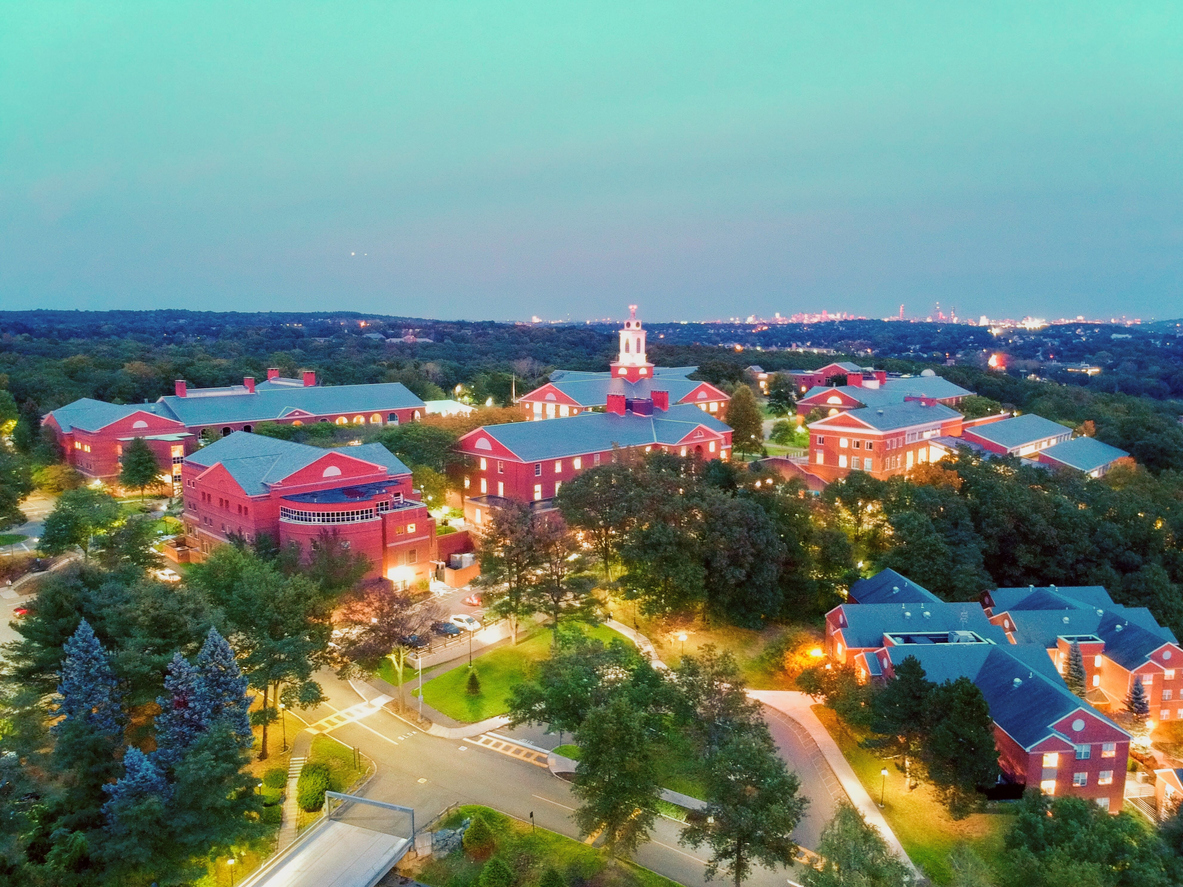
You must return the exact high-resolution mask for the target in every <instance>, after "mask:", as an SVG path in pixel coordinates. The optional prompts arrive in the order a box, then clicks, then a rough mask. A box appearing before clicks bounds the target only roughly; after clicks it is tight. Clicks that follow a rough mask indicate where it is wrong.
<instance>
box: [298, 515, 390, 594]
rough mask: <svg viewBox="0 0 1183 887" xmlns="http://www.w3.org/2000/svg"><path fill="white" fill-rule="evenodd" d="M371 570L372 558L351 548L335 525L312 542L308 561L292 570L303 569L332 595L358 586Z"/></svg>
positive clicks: (303, 572) (321, 587) (302, 572)
mask: <svg viewBox="0 0 1183 887" xmlns="http://www.w3.org/2000/svg"><path fill="white" fill-rule="evenodd" d="M369 571H370V560H369V558H367V557H366V556H365V555H364V554H359V553H358V552H356V551H353V550H351V549H350V547H349V543H348V542H347V541H346V540H345V539H343V538H342V537H341V534H340V532H339V531H338V530H337V529H336V528H334V529H331V530H330V529H324V530H321V531H320V533H319V534H318V535H317V537H316V538H315V539H313V540H312V542H311V543H310V545H309V552H308V563H307V564H299V565H298V566H297V567H296V569H295V570H293V571H291V572H299V573H300V574H301V575H303V576H305V577H306V578H308V579H310V580H312V581H313V582H315V583H316V584H317V585H318V586H319V587H320V589H321V591H322V592H324V593H325V594H326V595H328V596H329V597H337V596H339V595H340V594H342V593H343V592H346V591H348V590H349V589H351V588H355V587H356V586H357V584H358V583H359V582H361V581H362V579H363V578H364V577H365V575H366V573H368V572H369ZM285 572H286V571H285Z"/></svg>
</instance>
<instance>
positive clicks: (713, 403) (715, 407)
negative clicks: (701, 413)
mask: <svg viewBox="0 0 1183 887" xmlns="http://www.w3.org/2000/svg"><path fill="white" fill-rule="evenodd" d="M711 412H712V413H717V412H719V404H718V403H717V402H716V401H713V400H712V401H711Z"/></svg>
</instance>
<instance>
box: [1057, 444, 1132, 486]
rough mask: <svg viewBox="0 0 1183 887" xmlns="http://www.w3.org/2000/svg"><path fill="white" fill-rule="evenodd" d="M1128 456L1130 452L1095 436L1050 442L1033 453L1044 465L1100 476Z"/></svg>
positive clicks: (1090, 475)
mask: <svg viewBox="0 0 1183 887" xmlns="http://www.w3.org/2000/svg"><path fill="white" fill-rule="evenodd" d="M1129 457H1130V454H1129V453H1127V452H1126V451H1125V450H1122V449H1118V448H1117V447H1113V446H1110V445H1109V444H1107V443H1102V442H1101V441H1099V440H1097V439H1096V438H1095V437H1074V438H1072V439H1071V440H1066V441H1063V442H1062V443H1058V444H1052V445H1051V446H1050V447H1047V448H1046V449H1042V450H1040V451H1039V452H1038V453H1036V454H1035V458H1036V459H1037V460H1038V461H1039V462H1041V463H1043V464H1044V465H1050V466H1051V467H1052V468H1066V469H1070V470H1072V471H1079V472H1080V473H1081V474H1087V475H1088V476H1089V477H1102V476H1104V475H1106V474H1108V473H1109V469H1110V468H1112V467H1113V466H1114V465H1116V464H1117V463H1118V462H1120V461H1121V460H1122V459H1128V458H1129Z"/></svg>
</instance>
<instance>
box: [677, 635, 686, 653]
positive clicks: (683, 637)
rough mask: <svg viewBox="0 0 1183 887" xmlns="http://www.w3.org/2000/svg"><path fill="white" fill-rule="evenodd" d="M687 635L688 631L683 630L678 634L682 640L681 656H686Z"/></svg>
mask: <svg viewBox="0 0 1183 887" xmlns="http://www.w3.org/2000/svg"><path fill="white" fill-rule="evenodd" d="M686 637H687V635H686V632H682V633H681V634H680V635H678V640H680V641H681V642H682V652H681V653H679V654H678V655H679V657H684V656H685V655H686Z"/></svg>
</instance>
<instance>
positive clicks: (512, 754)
mask: <svg viewBox="0 0 1183 887" xmlns="http://www.w3.org/2000/svg"><path fill="white" fill-rule="evenodd" d="M468 741H469V742H471V743H473V744H474V745H479V746H481V747H482V748H487V749H489V751H495V752H497V753H499V754H503V755H505V756H506V757H509V758H515V759H516V760H519V761H524V762H525V763H527V764H533V765H534V766H535V767H545V766H547V763H546V757H547V756H546V755H545V754H544V753H542V752H538V751H535V750H534V749H532V748H526V747H525V746H524V745H518V744H517V743H516V742H507V741H506V740H504V739H498V738H496V737H494V736H490V735H489V734H488V733H482V734H481V735H480V736H477V737H470V738H469V740H468Z"/></svg>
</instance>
